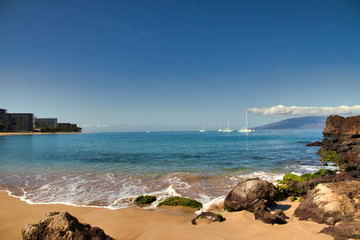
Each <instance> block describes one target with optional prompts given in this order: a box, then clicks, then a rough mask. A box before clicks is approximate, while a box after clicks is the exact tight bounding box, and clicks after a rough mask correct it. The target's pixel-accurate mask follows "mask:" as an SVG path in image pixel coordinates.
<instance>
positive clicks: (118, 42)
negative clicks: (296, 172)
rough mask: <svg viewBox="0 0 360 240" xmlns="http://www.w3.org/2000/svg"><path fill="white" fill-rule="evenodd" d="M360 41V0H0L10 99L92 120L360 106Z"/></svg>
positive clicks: (4, 81) (86, 126)
mask: <svg viewBox="0 0 360 240" xmlns="http://www.w3.org/2000/svg"><path fill="white" fill-rule="evenodd" d="M359 43H360V1H358V0H302V1H299V0H294V1H288V0H283V1H282V0H276V1H268V0H253V1H250V0H247V1H242V0H236V1H231V0H228V1H212V0H204V1H196V0H191V1H187V0H182V1H175V0H164V1H156V0H153V1H147V0H146V1H137V0H131V1H121V0H119V1H111V0H107V1H100V0H93V1H86V0H62V1H48V0H31V1H28V0H23V1H20V0H0V108H5V109H7V110H8V112H30V113H34V114H35V115H36V116H37V117H42V118H44V117H57V118H58V121H59V122H73V123H77V124H78V125H79V126H80V127H83V130H85V131H94V132H96V131H100V132H101V131H147V130H149V131H167V130H170V129H171V128H173V129H174V130H198V129H200V128H201V127H202V124H204V125H205V128H206V129H208V130H215V129H218V128H219V124H220V122H222V125H223V127H224V126H225V125H226V119H227V118H229V120H230V127H231V128H233V129H238V128H241V127H243V126H244V124H245V111H248V118H249V126H250V127H255V126H260V125H264V124H268V123H271V122H275V121H279V120H283V119H286V118H290V117H294V116H295V117H297V116H309V115H321V114H320V113H324V114H328V113H329V111H324V109H329V108H331V109H333V110H332V111H330V113H334V114H337V113H339V114H343V115H354V114H360V110H359V109H360V107H359V105H360V94H359V93H360V44H359ZM284 109H286V110H284ZM289 109H292V110H289ZM297 109H300V110H299V111H295V110H297ZM344 109H347V110H344ZM337 110H339V112H337ZM340 110H341V111H340Z"/></svg>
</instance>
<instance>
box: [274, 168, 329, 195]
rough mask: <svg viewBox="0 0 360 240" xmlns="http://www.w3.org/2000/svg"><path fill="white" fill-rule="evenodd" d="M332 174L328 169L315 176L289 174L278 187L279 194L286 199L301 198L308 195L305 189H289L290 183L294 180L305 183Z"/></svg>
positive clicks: (318, 172) (294, 187) (321, 170)
mask: <svg viewBox="0 0 360 240" xmlns="http://www.w3.org/2000/svg"><path fill="white" fill-rule="evenodd" d="M328 173H330V172H329V170H327V169H320V170H319V171H317V172H316V173H314V174H309V173H307V174H303V175H301V176H298V175H295V174H292V173H288V174H285V176H284V177H283V180H282V181H281V182H279V185H277V187H276V188H277V190H278V192H279V194H280V195H282V196H283V197H284V198H286V197H288V196H301V195H304V194H306V190H305V189H303V188H299V187H296V185H295V186H293V187H289V186H288V185H287V183H288V182H290V181H292V180H296V181H297V182H305V181H309V180H310V179H312V178H317V177H320V176H325V175H326V174H328Z"/></svg>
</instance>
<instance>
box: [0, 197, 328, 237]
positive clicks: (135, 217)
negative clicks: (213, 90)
mask: <svg viewBox="0 0 360 240" xmlns="http://www.w3.org/2000/svg"><path fill="white" fill-rule="evenodd" d="M296 205H297V203H291V202H281V203H280V206H281V208H283V209H287V210H285V213H286V215H287V216H288V217H289V219H288V224H285V225H269V224H264V223H262V222H261V221H258V220H255V219H254V215H253V214H252V213H249V212H246V211H242V212H233V213H224V214H223V216H224V217H225V218H226V221H225V222H222V223H219V222H215V223H206V222H201V221H200V222H199V224H198V225H196V226H194V225H192V224H191V219H192V218H194V217H195V214H194V210H193V209H185V208H165V209H158V210H145V209H139V208H126V209H119V210H109V209H105V208H90V207H72V206H66V205H57V204H51V205H29V204H27V203H25V202H23V201H21V200H20V199H17V198H14V197H10V196H8V194H7V193H6V192H3V191H0V239H7V240H11V239H21V238H22V236H21V229H22V227H23V226H24V225H25V224H29V223H37V222H38V221H39V220H40V219H41V218H42V217H43V216H44V215H45V213H47V212H50V211H59V212H63V211H68V212H69V213H70V214H72V215H73V216H75V217H77V218H78V219H79V221H80V222H82V223H88V224H90V225H91V226H97V227H100V228H102V229H103V230H104V231H105V233H106V234H108V235H109V236H112V237H113V238H115V239H118V240H119V239H126V240H128V239H146V240H150V239H156V240H167V239H172V240H176V239H182V240H185V239H191V240H194V239H199V240H202V239H217V240H219V239H226V240H232V239H241V240H246V239H252V240H253V239H273V240H282V239H284V240H285V239H286V240H296V239H299V240H304V239H312V240H316V239H329V240H330V239H333V238H332V237H330V236H329V235H325V234H319V233H318V232H319V231H320V230H321V229H323V228H324V227H325V225H321V224H317V223H314V222H309V221H298V220H297V219H296V218H295V217H293V216H292V215H293V212H294V209H295V208H296ZM202 221H203V220H202Z"/></svg>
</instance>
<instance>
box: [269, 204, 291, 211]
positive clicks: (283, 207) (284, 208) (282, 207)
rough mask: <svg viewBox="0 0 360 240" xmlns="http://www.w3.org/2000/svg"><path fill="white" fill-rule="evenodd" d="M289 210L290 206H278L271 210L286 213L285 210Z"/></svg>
mask: <svg viewBox="0 0 360 240" xmlns="http://www.w3.org/2000/svg"><path fill="white" fill-rule="evenodd" d="M290 208H291V205H289V204H278V205H277V206H276V207H274V208H273V209H271V210H276V209H280V210H283V211H286V210H289V209H290Z"/></svg>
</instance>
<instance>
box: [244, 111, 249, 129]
mask: <svg viewBox="0 0 360 240" xmlns="http://www.w3.org/2000/svg"><path fill="white" fill-rule="evenodd" d="M245 116H246V118H245V121H246V128H248V127H249V126H248V120H247V112H245Z"/></svg>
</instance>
